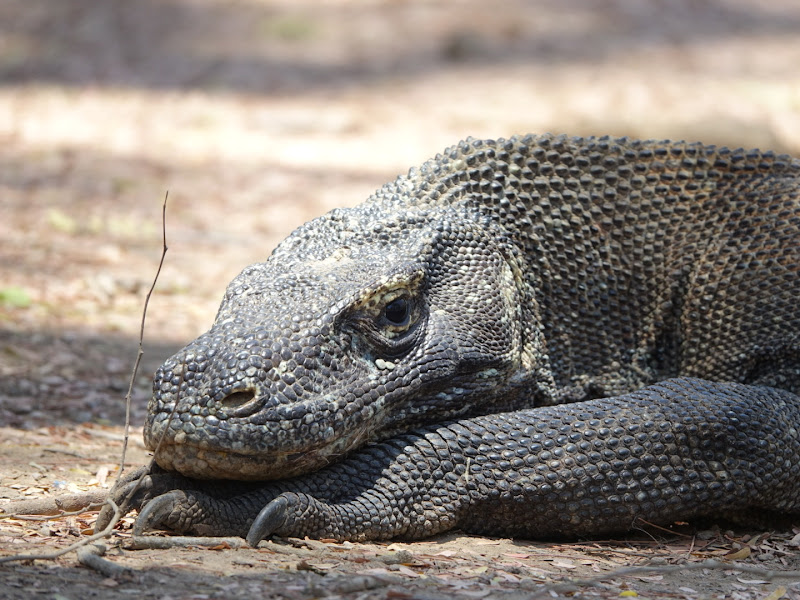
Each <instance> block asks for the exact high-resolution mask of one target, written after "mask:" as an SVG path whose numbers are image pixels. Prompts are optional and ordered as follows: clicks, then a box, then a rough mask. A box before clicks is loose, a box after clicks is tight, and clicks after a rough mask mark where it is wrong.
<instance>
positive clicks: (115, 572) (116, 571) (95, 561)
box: [77, 544, 133, 579]
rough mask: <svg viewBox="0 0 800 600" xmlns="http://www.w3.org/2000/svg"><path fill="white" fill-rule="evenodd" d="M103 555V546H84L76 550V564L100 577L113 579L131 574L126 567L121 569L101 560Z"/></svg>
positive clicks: (108, 561) (104, 550)
mask: <svg viewBox="0 0 800 600" xmlns="http://www.w3.org/2000/svg"><path fill="white" fill-rule="evenodd" d="M105 553H106V547H105V546H104V545H103V544H92V545H91V546H84V547H83V548H78V553H77V554H78V562H79V563H81V564H82V565H84V566H86V567H89V568H90V569H94V570H95V571H97V572H98V573H100V574H101V575H105V576H106V577H112V578H114V579H119V578H121V577H130V576H131V575H132V574H133V571H132V570H131V569H129V568H128V567H123V566H122V565H118V564H117V563H115V562H112V561H110V560H106V559H105V558H103V555H104V554H105Z"/></svg>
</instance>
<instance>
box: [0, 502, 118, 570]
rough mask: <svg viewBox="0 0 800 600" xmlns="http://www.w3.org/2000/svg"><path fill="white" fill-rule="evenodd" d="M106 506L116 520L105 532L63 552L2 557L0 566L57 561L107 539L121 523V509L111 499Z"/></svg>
mask: <svg viewBox="0 0 800 600" xmlns="http://www.w3.org/2000/svg"><path fill="white" fill-rule="evenodd" d="M106 504H108V505H109V506H111V508H112V509H113V510H114V518H113V519H111V522H110V523H109V524H108V525H107V526H106V527H105V529H103V531H100V532H98V533H95V534H93V535H90V536H89V537H85V538H83V539H81V540H78V541H77V542H75V543H74V544H71V545H70V546H67V547H66V548H62V549H61V550H56V551H55V552H50V553H47V554H15V555H14V556H3V557H0V564H2V563H7V562H18V561H25V560H55V559H56V558H58V557H59V556H63V555H64V554H68V553H70V552H72V551H73V550H76V549H77V548H80V547H81V546H85V545H86V544H90V543H92V542H94V541H95V540H99V539H102V538H104V537H106V536H107V535H109V534H110V533H111V532H112V531H113V529H114V526H115V525H116V524H117V521H119V517H120V510H119V507H118V506H117V505H116V504H115V503H114V501H113V500H112V499H111V498H106Z"/></svg>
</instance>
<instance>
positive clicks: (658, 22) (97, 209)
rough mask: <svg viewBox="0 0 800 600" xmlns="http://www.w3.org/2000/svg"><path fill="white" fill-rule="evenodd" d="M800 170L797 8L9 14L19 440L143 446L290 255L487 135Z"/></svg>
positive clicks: (75, 2) (6, 268)
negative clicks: (192, 369)
mask: <svg viewBox="0 0 800 600" xmlns="http://www.w3.org/2000/svg"><path fill="white" fill-rule="evenodd" d="M545 131H553V132H564V133H569V134H576V135H577V134H580V135H584V134H606V133H608V134H614V135H630V136H636V137H645V138H651V137H656V138H675V139H677V138H684V139H692V140H702V141H705V142H714V143H719V144H725V145H731V146H747V147H762V148H772V149H775V150H779V151H784V152H790V153H794V154H796V155H800V3H799V2H797V1H795V0H770V2H752V1H750V0H650V1H646V0H500V1H496V2H487V1H486V0H319V1H291V0H282V1H281V0H235V1H227V0H103V1H97V0H2V2H0V426H6V427H13V428H23V429H30V428H35V427H40V426H43V425H57V424H69V423H83V422H90V423H91V422H95V423H111V424H119V423H120V422H121V420H122V414H123V404H122V398H123V396H124V390H125V389H126V387H127V380H128V377H129V372H130V368H131V365H132V362H133V359H134V357H135V355H136V346H137V343H138V342H137V337H138V331H139V320H140V316H141V306H142V303H143V299H144V294H145V292H146V290H147V288H148V287H149V285H150V282H151V280H152V277H153V275H154V273H155V271H156V266H157V263H158V258H159V254H160V251H161V203H162V200H163V197H164V195H165V193H166V191H167V190H169V198H170V200H169V208H168V216H167V236H168V245H169V247H170V250H169V252H168V253H167V257H166V264H165V267H164V270H163V272H162V274H161V278H160V280H159V283H158V288H157V293H156V295H155V296H154V298H153V300H152V301H151V304H150V312H149V315H148V326H147V329H146V338H145V352H146V353H145V360H144V362H145V364H144V367H143V369H142V371H141V374H140V376H139V378H138V380H137V383H136V387H135V393H134V423H136V424H137V425H138V424H140V423H141V419H142V415H143V411H144V410H145V407H146V401H147V397H148V396H149V386H150V377H151V373H152V371H153V370H154V369H155V367H156V366H157V365H158V364H159V363H160V362H161V361H162V360H163V359H164V358H166V357H167V356H168V355H169V354H170V353H172V352H173V351H175V350H177V349H178V348H179V347H180V346H182V345H183V344H184V343H186V342H187V341H188V340H189V339H191V338H193V337H195V336H196V335H198V334H200V333H201V332H203V331H204V330H205V329H207V328H208V326H209V325H210V324H211V321H212V320H213V317H214V314H215V311H216V308H217V305H218V303H219V301H220V299H221V297H222V293H223V291H224V288H225V285H226V284H227V282H228V281H229V280H230V279H231V278H232V277H233V276H234V275H235V274H236V273H237V272H238V271H239V270H241V269H242V268H243V267H244V266H245V265H247V264H248V263H251V262H256V261H260V260H263V259H265V258H266V257H267V255H268V254H269V252H270V250H271V249H272V247H274V245H275V244H276V243H277V242H278V241H280V239H282V238H283V237H284V236H285V235H286V234H287V233H288V232H290V231H291V230H292V229H294V228H295V227H296V226H298V225H299V224H300V223H302V222H304V221H306V220H308V219H309V218H311V217H313V216H316V215H318V214H321V213H323V212H325V211H328V210H330V209H331V208H333V207H335V206H341V205H352V204H355V203H357V202H359V201H360V200H362V199H364V198H365V197H366V196H367V195H368V194H369V193H370V192H371V191H372V190H373V189H375V188H376V187H378V186H379V185H381V184H382V183H384V182H385V181H388V180H389V179H392V178H393V177H394V176H396V175H397V174H398V173H400V172H404V171H406V170H407V169H408V167H410V166H412V165H415V164H418V163H421V162H422V161H424V160H425V159H427V158H430V157H431V156H433V155H434V154H436V153H437V152H439V151H441V150H442V149H443V148H444V147H446V146H448V145H450V144H453V143H455V142H456V141H458V140H459V139H461V138H464V137H466V136H468V135H473V136H478V137H504V136H509V135H512V134H515V133H525V132H545Z"/></svg>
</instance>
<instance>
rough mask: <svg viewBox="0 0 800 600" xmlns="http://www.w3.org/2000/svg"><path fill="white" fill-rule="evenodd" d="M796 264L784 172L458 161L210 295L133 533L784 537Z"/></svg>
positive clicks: (448, 155)
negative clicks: (736, 530) (717, 523)
mask: <svg viewBox="0 0 800 600" xmlns="http://www.w3.org/2000/svg"><path fill="white" fill-rule="evenodd" d="M798 239H800V162H798V161H797V160H793V159H791V158H789V157H786V156H775V155H773V154H771V153H761V152H758V151H751V152H745V151H728V150H726V149H717V148H714V147H711V146H703V145H700V144H684V143H672V142H638V141H632V140H627V139H610V138H599V139H595V138H588V139H581V138H566V137H553V136H527V137H520V138H512V139H511V140H507V141H506V140H499V141H496V142H495V141H475V140H468V141H467V142H462V143H461V144H459V145H458V146H455V147H453V148H450V149H448V150H446V151H445V153H444V154H442V155H439V156H437V157H436V158H434V159H433V160H431V161H428V162H427V163H425V164H424V165H423V166H422V167H421V168H420V169H419V170H413V169H412V170H411V171H410V172H409V174H408V175H407V176H404V177H400V178H398V179H397V180H396V181H395V182H393V183H390V184H387V185H386V186H384V187H383V188H381V189H380V190H378V192H376V193H375V194H374V195H373V196H372V197H370V198H369V199H368V200H367V201H366V202H365V203H364V204H362V205H360V206H358V207H356V208H353V209H345V210H337V211H333V212H332V213H330V214H328V215H326V216H324V217H321V218H319V219H316V220H314V221H311V222H310V223H308V224H306V225H304V226H303V227H301V228H299V229H298V230H297V231H295V232H294V233H293V234H292V235H291V236H289V238H287V239H286V240H285V241H284V242H283V243H281V244H280V245H279V246H278V248H276V250H275V251H274V252H273V254H272V255H271V256H270V258H269V259H268V261H267V262H265V263H262V264H257V265H253V266H251V267H248V268H247V269H245V270H244V271H243V272H242V274H241V275H239V276H238V277H237V278H236V279H235V280H234V281H233V282H232V283H231V284H230V286H229V287H228V290H227V292H226V295H225V299H224V300H223V303H222V306H221V307H220V311H219V314H218V315H217V319H216V321H215V323H214V326H213V327H212V329H211V330H210V331H209V332H208V333H207V334H205V335H203V336H201V337H200V338H198V339H197V340H195V341H194V342H192V343H191V344H189V345H188V346H187V347H186V348H185V349H184V350H182V351H181V352H180V353H178V354H177V355H176V356H174V357H173V358H171V359H170V360H168V361H167V362H166V363H165V364H164V365H163V366H162V367H161V368H160V369H159V371H158V372H157V373H156V377H155V382H154V393H153V398H152V400H151V403H150V407H149V416H148V420H147V423H146V427H145V441H146V443H147V444H148V446H149V447H150V448H151V449H156V447H157V446H158V441H159V440H160V439H161V438H162V437H163V442H162V443H161V445H160V446H158V447H157V449H156V453H155V458H156V461H157V462H158V464H159V465H160V468H159V469H156V470H154V472H152V473H149V474H145V477H146V486H145V490H144V491H142V492H140V493H139V494H137V496H136V498H135V499H134V501H133V506H135V507H143V510H142V512H141V514H140V516H139V519H138V521H137V530H139V531H142V530H145V529H148V528H158V527H166V528H170V529H174V530H176V531H181V532H184V533H198V534H204V535H226V534H236V535H247V537H248V540H250V541H251V543H257V541H258V540H259V539H261V538H262V537H264V536H266V535H270V534H272V533H278V534H281V535H301V536H302V535H309V536H319V537H334V538H337V539H377V538H390V537H405V538H418V537H424V536H427V535H432V534H434V533H437V532H440V531H445V530H447V529H450V528H453V527H459V528H462V529H464V530H466V531H471V532H480V533H487V534H503V535H521V536H526V537H563V536H575V535H591V534H598V533H604V532H608V531H616V530H624V529H627V528H629V527H630V526H632V525H633V524H634V522H635V521H636V519H637V517H644V518H646V519H647V520H648V521H651V522H652V521H657V522H669V521H670V520H674V519H686V518H691V517H695V516H699V515H714V516H729V517H733V516H736V515H737V514H742V512H743V511H747V510H752V509H758V510H761V511H772V512H775V513H782V514H789V515H792V514H797V513H799V512H800V466H798V465H799V464H800V441H798V436H799V435H800V434H799V433H798V432H799V431H800V427H799V425H800V398H798V396H797V395H796V394H797V393H798V392H799V391H800V341H799V340H800V308H798V307H800V304H798V302H797V297H798V294H800V277H799V276H798V273H799V272H800V271H799V269H800V267H798V265H799V264H800V244H798V243H797V240H798ZM658 382H662V383H658ZM712 382H723V383H712ZM765 386H772V387H774V388H781V390H776V389H771V388H769V387H765ZM179 390H180V392H179ZM637 390H638V391H637ZM173 411H174V415H172V416H170V414H171V413H172V412H173ZM501 413H502V414H501ZM480 415H486V416H480ZM369 442H371V443H369ZM376 442H377V443H376ZM342 457H344V458H342ZM331 463H335V464H331ZM174 472H178V473H180V474H181V475H182V477H178V476H176V475H175V474H174ZM225 479H229V480H237V481H241V482H245V481H260V480H278V481H272V482H268V483H263V484H244V483H240V484H236V486H237V487H236V490H235V493H233V492H231V490H230V485H231V484H230V483H228V484H226V483H225V482H222V481H219V480H225ZM128 489H130V484H121V485H120V486H119V487H118V488H117V490H116V492H115V494H116V496H117V498H122V497H123V496H124V493H125V492H126V490H128ZM262 509H263V510H262ZM107 518H108V515H107V513H106V514H104V515H101V519H100V523H101V524H102V523H103V522H104V520H107Z"/></svg>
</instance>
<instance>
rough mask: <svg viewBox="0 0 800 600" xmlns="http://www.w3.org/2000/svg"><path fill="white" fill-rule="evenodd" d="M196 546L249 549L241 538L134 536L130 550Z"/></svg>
mask: <svg viewBox="0 0 800 600" xmlns="http://www.w3.org/2000/svg"><path fill="white" fill-rule="evenodd" d="M197 546H203V547H210V548H217V547H220V546H222V547H229V548H249V547H250V546H249V545H248V543H247V542H246V541H245V540H244V539H243V538H237V537H187V536H182V535H171V536H166V537H165V536H156V535H134V536H133V537H132V538H131V543H130V546H129V547H130V549H131V550H168V549H170V548H193V547H197Z"/></svg>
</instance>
